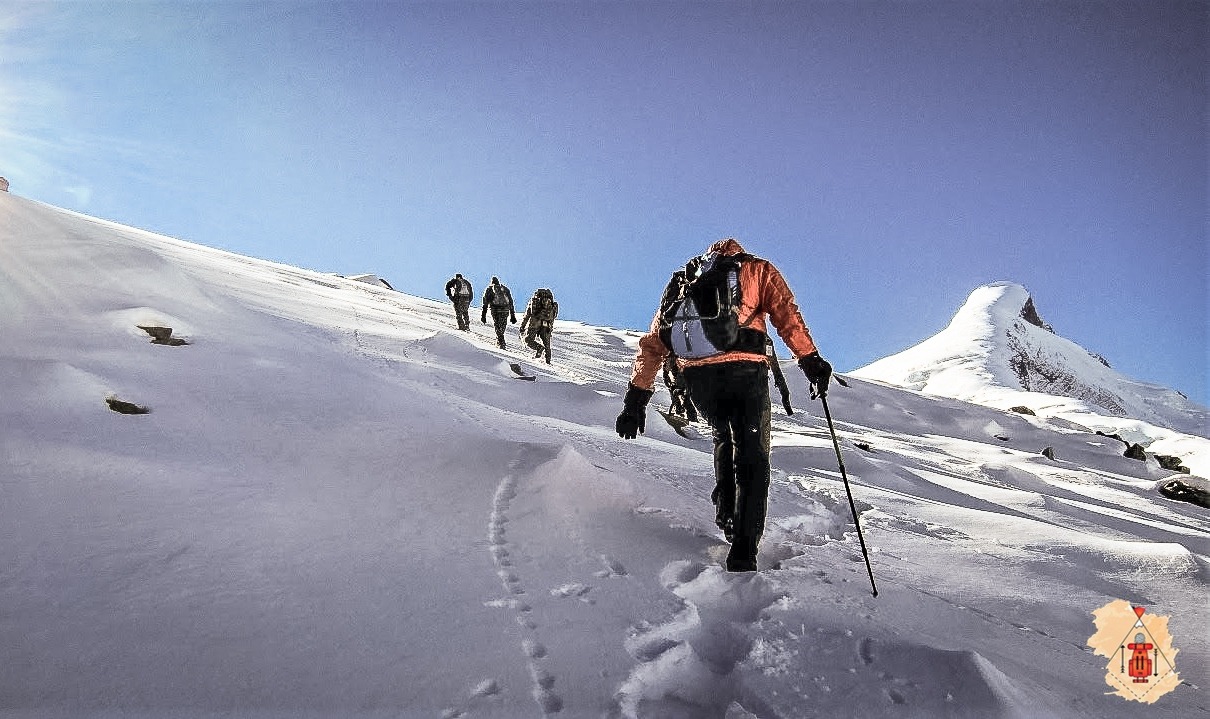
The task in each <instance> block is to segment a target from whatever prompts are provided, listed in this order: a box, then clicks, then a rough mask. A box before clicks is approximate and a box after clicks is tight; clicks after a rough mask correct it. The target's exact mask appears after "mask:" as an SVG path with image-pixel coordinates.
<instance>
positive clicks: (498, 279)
mask: <svg viewBox="0 0 1210 719" xmlns="http://www.w3.org/2000/svg"><path fill="white" fill-rule="evenodd" d="M492 284H493V285H498V284H500V278H499V277H496V276H492Z"/></svg>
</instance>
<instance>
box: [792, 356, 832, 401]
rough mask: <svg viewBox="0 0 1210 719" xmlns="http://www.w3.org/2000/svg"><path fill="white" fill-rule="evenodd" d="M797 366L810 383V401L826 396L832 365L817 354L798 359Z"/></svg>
mask: <svg viewBox="0 0 1210 719" xmlns="http://www.w3.org/2000/svg"><path fill="white" fill-rule="evenodd" d="M798 366H799V367H801V368H802V373H803V374H805V375H806V376H807V381H808V382H810V383H811V399H815V398H816V397H826V396H828V380H829V379H831V377H832V365H830V364H828V361H827V360H826V359H824V358H823V357H820V356H819V353H818V352H812V353H811V354H809V355H805V356H803V357H799V358H798Z"/></svg>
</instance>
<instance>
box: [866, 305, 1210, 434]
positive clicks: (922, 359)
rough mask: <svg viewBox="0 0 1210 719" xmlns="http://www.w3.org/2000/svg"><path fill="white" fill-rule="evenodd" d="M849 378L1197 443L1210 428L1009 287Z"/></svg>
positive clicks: (1206, 417) (1190, 408) (1188, 405)
mask: <svg viewBox="0 0 1210 719" xmlns="http://www.w3.org/2000/svg"><path fill="white" fill-rule="evenodd" d="M851 374H852V375H854V376H856V377H862V378H866V379H873V380H878V381H881V382H886V383H888V384H892V385H898V386H901V387H906V388H908V389H913V390H918V391H921V392H926V393H928V394H934V395H940V396H943V397H952V398H955V399H962V400H967V401H970V402H975V403H978V404H984V405H988V406H993V407H999V408H1001V409H1008V408H1010V407H1012V406H1015V405H1025V406H1029V407H1031V408H1032V409H1034V410H1035V411H1037V410H1044V411H1046V412H1047V413H1048V414H1051V415H1054V414H1057V413H1059V412H1086V413H1089V414H1092V415H1102V416H1107V417H1110V418H1115V417H1116V418H1131V419H1134V420H1141V421H1143V422H1146V423H1149V424H1152V425H1156V426H1158V427H1165V428H1168V429H1173V430H1177V431H1180V432H1186V433H1191V434H1196V435H1199V436H1206V434H1207V430H1206V428H1207V422H1208V421H1210V412H1208V411H1207V409H1206V408H1205V407H1201V406H1199V405H1197V404H1195V403H1193V402H1191V401H1190V400H1189V399H1188V398H1186V397H1185V396H1184V395H1182V394H1180V393H1179V392H1176V391H1173V390H1171V389H1167V388H1165V387H1161V386H1159V385H1154V384H1149V383H1146V382H1140V381H1137V380H1134V379H1131V378H1129V377H1126V376H1124V375H1122V374H1121V373H1119V372H1117V371H1116V370H1114V369H1113V368H1112V367H1110V366H1109V363H1108V362H1107V361H1106V360H1105V359H1104V358H1102V357H1100V356H1098V355H1096V354H1093V353H1092V352H1089V351H1088V350H1086V349H1084V348H1083V347H1081V346H1079V345H1078V344H1076V343H1075V342H1072V341H1070V340H1068V339H1065V338H1063V337H1061V336H1059V335H1058V334H1056V333H1055V331H1054V329H1053V328H1052V327H1050V325H1048V324H1047V323H1046V322H1044V321H1043V320H1042V318H1041V317H1040V316H1039V314H1038V311H1037V308H1036V307H1035V306H1034V302H1033V299H1032V298H1031V297H1030V294H1029V292H1028V291H1027V290H1026V289H1025V288H1024V287H1022V286H1021V285H1018V284H1013V283H1008V282H1001V283H995V284H991V285H986V286H983V287H980V288H978V289H976V290H975V291H974V292H972V293H971V295H970V297H969V298H968V299H967V301H966V304H964V305H963V306H962V308H961V309H959V310H958V312H957V314H955V315H954V318H953V320H951V321H950V324H949V326H948V327H946V328H945V329H944V330H942V331H941V332H939V333H937V334H936V335H934V336H932V337H930V338H928V339H926V340H924V341H923V342H921V343H920V344H918V345H916V346H914V347H911V348H909V349H906V350H904V351H903V352H900V353H898V354H895V355H891V356H890V357H886V358H883V359H881V360H878V361H877V362H873V363H872V364H869V365H867V366H865V367H862V368H860V369H858V370H856V371H854V372H852V373H851ZM1068 400H1075V402H1071V401H1068Z"/></svg>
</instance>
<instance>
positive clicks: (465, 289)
mask: <svg viewBox="0 0 1210 719" xmlns="http://www.w3.org/2000/svg"><path fill="white" fill-rule="evenodd" d="M445 296H446V297H448V298H450V302H453V303H454V316H455V317H456V318H457V320H458V329H460V330H463V331H465V332H470V330H471V313H470V310H471V301H472V300H474V299H475V289H474V288H473V287H471V283H470V281H469V280H467V279H466V278H465V277H463V276H462V273H461V272H458V273H455V274H454V277H453V279H451V280H450V281H449V282H446V283H445Z"/></svg>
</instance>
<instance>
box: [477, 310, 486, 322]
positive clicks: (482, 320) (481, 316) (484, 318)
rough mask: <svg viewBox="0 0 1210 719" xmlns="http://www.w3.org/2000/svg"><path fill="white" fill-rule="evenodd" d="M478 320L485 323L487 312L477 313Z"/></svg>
mask: <svg viewBox="0 0 1210 719" xmlns="http://www.w3.org/2000/svg"><path fill="white" fill-rule="evenodd" d="M479 321H480V322H482V323H483V324H487V313H486V312H485V313H483V314H482V315H479Z"/></svg>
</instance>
